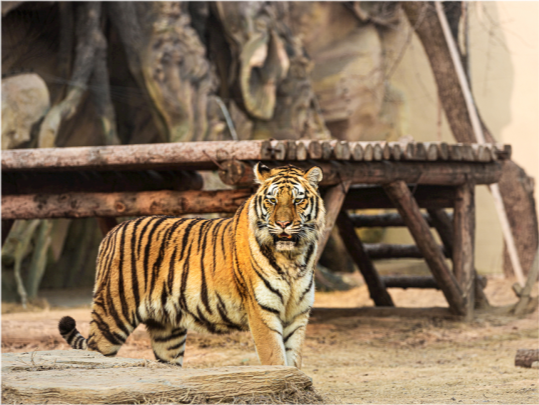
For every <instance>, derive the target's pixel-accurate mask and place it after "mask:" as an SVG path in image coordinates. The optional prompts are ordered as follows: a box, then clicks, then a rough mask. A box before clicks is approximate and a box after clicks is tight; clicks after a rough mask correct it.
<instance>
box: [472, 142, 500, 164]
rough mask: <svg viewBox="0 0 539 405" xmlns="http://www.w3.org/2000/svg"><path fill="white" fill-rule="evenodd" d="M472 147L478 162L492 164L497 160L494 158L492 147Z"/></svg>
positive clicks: (476, 145)
mask: <svg viewBox="0 0 539 405" xmlns="http://www.w3.org/2000/svg"><path fill="white" fill-rule="evenodd" d="M471 146H472V149H473V152H474V155H475V159H476V160H477V161H478V162H490V161H491V160H494V159H495V158H496V156H493V153H492V149H491V147H490V145H487V144H484V145H479V144H475V145H471Z"/></svg>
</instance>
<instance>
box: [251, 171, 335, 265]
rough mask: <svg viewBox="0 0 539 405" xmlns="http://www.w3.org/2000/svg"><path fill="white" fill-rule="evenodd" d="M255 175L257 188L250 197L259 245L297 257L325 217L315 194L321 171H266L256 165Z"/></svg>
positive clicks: (314, 237) (316, 233)
mask: <svg viewBox="0 0 539 405" xmlns="http://www.w3.org/2000/svg"><path fill="white" fill-rule="evenodd" d="M254 175H255V181H256V182H257V183H258V184H260V187H259V188H258V190H257V192H256V194H255V196H254V198H253V206H252V215H251V224H252V227H253V229H254V230H255V236H256V239H257V241H258V244H259V245H260V246H264V245H265V246H267V247H272V248H274V249H275V250H276V251H281V252H285V251H286V252H289V254H290V255H296V254H301V253H302V252H303V251H304V250H305V248H306V247H307V246H309V245H311V244H313V243H316V242H317V240H318V236H319V234H320V231H321V230H322V228H323V225H324V221H325V214H326V210H325V208H324V202H323V200H322V198H321V197H320V194H319V192H318V183H319V182H320V181H321V180H322V170H321V169H320V168H319V167H317V166H314V167H312V168H311V169H309V170H307V171H306V172H304V171H303V170H301V169H298V168H297V167H294V166H284V167H278V168H275V169H269V168H268V167H266V166H264V165H261V164H260V163H258V164H257V165H256V166H255V167H254Z"/></svg>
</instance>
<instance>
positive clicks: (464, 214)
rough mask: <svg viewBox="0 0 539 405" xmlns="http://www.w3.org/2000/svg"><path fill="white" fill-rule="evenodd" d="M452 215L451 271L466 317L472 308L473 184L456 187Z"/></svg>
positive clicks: (471, 312)
mask: <svg viewBox="0 0 539 405" xmlns="http://www.w3.org/2000/svg"><path fill="white" fill-rule="evenodd" d="M456 197H457V198H456V199H455V209H454V215H453V235H454V237H453V272H454V273H455V278H456V279H457V282H458V283H459V284H460V288H461V291H462V293H463V298H464V300H465V302H466V318H467V319H471V318H472V317H473V310H474V302H475V301H474V290H475V284H474V283H475V276H474V271H475V267H474V245H475V202H474V185H473V183H466V184H464V185H462V186H460V187H458V188H457V196H456Z"/></svg>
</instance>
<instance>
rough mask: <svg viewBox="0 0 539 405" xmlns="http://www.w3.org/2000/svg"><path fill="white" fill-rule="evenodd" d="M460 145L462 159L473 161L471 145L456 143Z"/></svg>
mask: <svg viewBox="0 0 539 405" xmlns="http://www.w3.org/2000/svg"><path fill="white" fill-rule="evenodd" d="M458 146H460V150H461V154H462V160H463V161H465V162H475V161H476V159H475V155H474V153H473V148H472V145H466V144H464V145H458Z"/></svg>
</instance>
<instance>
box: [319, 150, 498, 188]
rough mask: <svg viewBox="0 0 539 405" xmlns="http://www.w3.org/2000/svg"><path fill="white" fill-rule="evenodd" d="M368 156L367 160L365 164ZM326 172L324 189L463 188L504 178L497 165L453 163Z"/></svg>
mask: <svg viewBox="0 0 539 405" xmlns="http://www.w3.org/2000/svg"><path fill="white" fill-rule="evenodd" d="M366 159H367V157H366V155H365V156H364V160H366ZM319 166H320V168H321V169H322V170H323V172H324V179H323V180H322V183H321V185H331V184H337V183H338V182H340V181H341V179H342V180H351V181H352V183H353V184H384V183H390V182H392V181H397V180H402V181H404V182H406V183H409V184H436V185H453V186H457V185H461V184H464V183H465V182H466V181H469V180H471V181H474V182H475V184H491V183H494V182H496V181H498V180H499V179H500V178H501V175H502V167H501V165H500V164H499V163H498V162H491V163H464V162H462V163H460V164H453V163H451V162H391V161H384V162H374V161H371V162H370V163H369V164H366V163H363V162H357V163H355V162H349V163H348V164H346V165H342V164H335V163H326V162H320V164H319Z"/></svg>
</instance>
